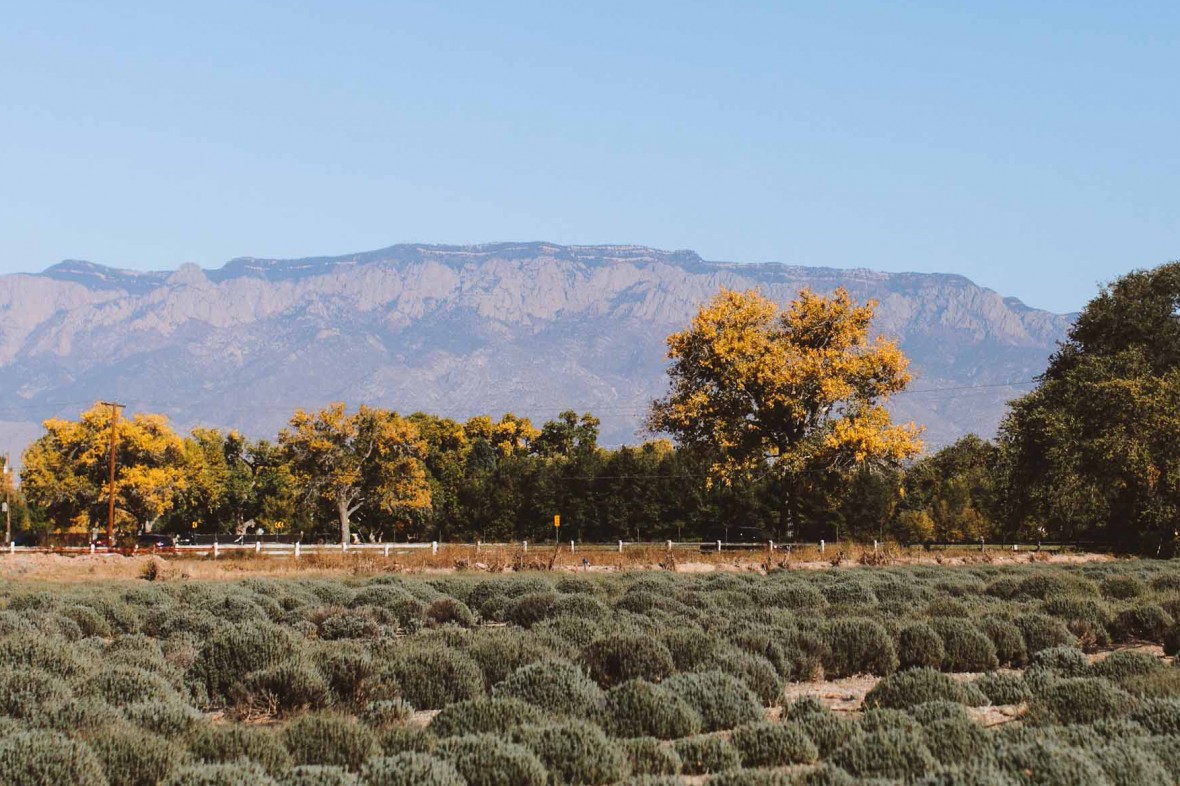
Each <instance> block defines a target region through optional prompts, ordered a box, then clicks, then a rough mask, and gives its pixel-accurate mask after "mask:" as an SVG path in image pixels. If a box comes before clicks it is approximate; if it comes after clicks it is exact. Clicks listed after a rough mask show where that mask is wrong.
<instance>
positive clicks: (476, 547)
mask: <svg viewBox="0 0 1180 786" xmlns="http://www.w3.org/2000/svg"><path fill="white" fill-rule="evenodd" d="M480 545H481V544H480V542H479V541H478V540H477V541H475V553H476V554H478V553H479V547H480Z"/></svg>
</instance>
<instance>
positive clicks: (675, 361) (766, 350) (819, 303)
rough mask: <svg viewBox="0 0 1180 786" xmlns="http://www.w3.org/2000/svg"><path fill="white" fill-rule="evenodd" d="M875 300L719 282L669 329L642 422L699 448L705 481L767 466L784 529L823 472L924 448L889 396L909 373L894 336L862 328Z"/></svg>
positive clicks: (840, 292)
mask: <svg viewBox="0 0 1180 786" xmlns="http://www.w3.org/2000/svg"><path fill="white" fill-rule="evenodd" d="M875 307H876V304H875V303H874V302H872V301H870V302H868V303H865V304H863V305H861V304H858V303H856V302H854V301H853V300H852V298H851V297H850V296H849V295H848V293H847V292H846V291H845V290H844V289H837V290H836V291H835V292H833V293H832V294H831V295H830V296H824V295H819V294H816V293H814V292H811V291H810V290H807V289H804V290H803V291H801V292H800V293H799V297H798V299H797V300H795V301H794V302H792V303H791V304H790V305H789V306H787V307H786V308H785V309H780V308H779V306H778V305H777V304H776V303H775V302H774V301H772V300H769V299H768V298H766V297H764V296H763V295H761V294H760V293H759V292H758V291H756V290H750V291H747V292H735V291H732V290H728V289H723V290H722V291H721V292H720V293H719V294H718V295H717V296H716V297H714V298H713V300H712V301H710V302H709V303H707V304H706V305H705V306H704V307H702V308H701V310H700V311H699V312H698V313H697V315H696V316H695V317H694V318H693V320H692V324H691V325H689V327H688V328H687V329H685V330H684V331H681V332H679V333H674V334H673V335H671V336H669V337H668V342H667V343H668V358H669V359H670V360H671V361H672V363H671V365H670V366H669V368H668V376H669V378H670V390H669V391H668V394H667V395H666V396H665V397H664V398H662V399H659V400H657V401H655V402H653V403H652V407H651V411H650V413H649V415H648V428H649V430H651V431H653V432H657V433H667V434H671V435H672V436H673V437H674V438H675V439H676V440H677V441H678V442H679V443H680V444H681V445H682V446H684V447H686V448H688V449H690V450H692V451H695V452H697V453H699V454H700V455H702V456H704V457H706V460H707V461H708V466H709V470H710V482H716V481H720V482H723V483H727V484H728V483H731V482H733V481H734V480H736V479H738V478H739V477H759V476H763V475H766V474H768V473H773V474H774V475H775V476H777V478H778V479H779V480H780V481H781V484H782V489H783V494H784V496H785V499H784V501H783V502H784V504H783V507H782V516H783V519H782V523H781V527H780V529H781V530H782V531H783V534H791V532H792V530H793V529H794V527H795V524H796V519H797V516H798V503H799V501H800V498H801V497H802V496H803V495H804V494H806V493H807V492H808V490H809V489H811V488H814V487H816V486H818V485H820V484H821V482H822V481H823V480H825V479H826V480H830V479H832V478H833V477H839V476H841V475H842V474H844V473H847V472H848V471H850V470H852V469H855V468H858V467H864V466H866V465H872V464H896V463H900V462H901V461H903V460H905V459H907V458H909V457H911V456H913V455H915V454H917V453H918V451H919V450H920V449H921V442H920V441H919V439H918V436H919V434H920V429H919V428H918V427H917V426H915V425H913V424H908V425H895V424H894V423H893V422H892V421H891V419H890V416H889V413H888V411H887V410H886V409H885V407H884V403H885V402H886V401H887V400H888V398H889V396H890V395H892V394H894V393H897V392H899V391H901V390H903V389H904V388H905V386H906V384H908V382H909V380H910V376H909V374H908V372H907V367H908V365H909V361H908V360H907V358H906V357H905V355H904V354H903V353H902V352H901V350H900V349H898V347H897V345H896V344H894V343H893V342H891V341H888V340H886V339H882V338H878V339H876V340H871V339H870V338H869V326H870V323H871V322H872V319H873V313H874V309H875Z"/></svg>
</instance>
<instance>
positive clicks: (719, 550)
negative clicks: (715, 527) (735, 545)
mask: <svg viewBox="0 0 1180 786" xmlns="http://www.w3.org/2000/svg"><path fill="white" fill-rule="evenodd" d="M717 553H718V554H720V553H721V541H717Z"/></svg>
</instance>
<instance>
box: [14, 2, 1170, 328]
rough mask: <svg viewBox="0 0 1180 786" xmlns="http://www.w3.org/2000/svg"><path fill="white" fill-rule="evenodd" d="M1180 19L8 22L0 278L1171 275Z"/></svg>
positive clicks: (302, 16) (870, 5) (978, 10)
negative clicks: (389, 266) (613, 249)
mask: <svg viewBox="0 0 1180 786" xmlns="http://www.w3.org/2000/svg"><path fill="white" fill-rule="evenodd" d="M1178 52H1180V4H1178V3H1176V2H1174V0H1165V1H1164V2H1139V3H1132V4H1119V3H1110V2H1031V3H1030V2H991V3H953V2H897V3H880V2H863V3H858V2H844V3H838V4H835V3H811V2H807V3H803V2H800V3H790V2H764V3H748V2H726V3H718V2H646V3H644V2H627V3H614V2H595V3H577V4H575V3H554V2H537V3H519V2H498V3H488V2H479V3H476V2H470V3H467V2H447V3H440V2H431V3H426V2H422V3H405V2H335V3H326V2H315V3H311V2H307V3H303V2H288V3H281V4H280V3H273V4H272V3H262V2H221V1H220V0H202V1H201V2H192V3H161V2H144V3H120V2H112V3H95V2H76V3H65V2H48V1H47V2H28V3H10V4H8V5H7V6H6V9H5V12H4V19H3V25H2V26H0V89H2V91H3V93H2V97H0V271H5V272H7V271H33V270H40V269H43V268H45V267H47V266H48V265H50V264H53V263H55V262H57V261H59V260H60V259H62V258H67V257H70V258H82V259H90V260H93V261H95V262H101V263H104V264H109V265H116V266H121V267H131V268H155V269H159V268H171V267H175V266H176V265H178V264H180V263H182V262H186V261H192V262H197V263H199V264H201V265H203V266H206V267H216V266H219V265H221V264H222V263H223V262H225V261H226V260H228V259H230V258H231V257H234V256H244V255H252V256H268V257H287V256H309V255H316V254H336V253H346V252H351V251H360V250H367V249H372V248H378V247H381V246H385V245H389V244H392V243H397V242H437V243H468V242H486V241H497V240H550V241H555V242H560V243H642V244H647V245H652V246H657V247H662V248H691V249H694V250H696V251H698V252H700V253H701V254H702V255H703V256H705V257H706V258H710V259H725V260H738V261H770V260H774V261H782V262H787V263H792V264H807V265H831V266H839V267H870V268H877V269H884V270H920V271H946V272H955V273H962V274H964V275H966V276H969V277H971V278H973V279H975V280H976V281H978V282H980V283H982V284H985V285H987V286H990V287H993V288H994V289H997V290H999V291H1000V292H1002V293H1004V294H1011V295H1016V296H1019V297H1021V298H1023V299H1024V300H1026V301H1027V302H1028V303H1030V304H1031V305H1035V306H1040V307H1044V308H1051V309H1055V310H1059V311H1067V310H1074V309H1077V308H1079V307H1081V306H1082V305H1083V304H1084V303H1085V301H1086V300H1087V299H1088V298H1089V297H1090V296H1091V295H1092V294H1093V293H1094V291H1095V289H1096V285H1097V283H1098V282H1100V281H1105V280H1108V279H1110V278H1112V277H1114V276H1116V275H1118V274H1120V273H1122V272H1125V271H1127V270H1130V269H1132V268H1134V267H1144V266H1151V265H1154V264H1158V263H1161V262H1164V261H1167V260H1169V259H1174V258H1178V257H1180V219H1178V214H1180V58H1178V57H1177V53H1178Z"/></svg>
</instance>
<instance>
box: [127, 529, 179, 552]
mask: <svg viewBox="0 0 1180 786" xmlns="http://www.w3.org/2000/svg"><path fill="white" fill-rule="evenodd" d="M135 547H136V548H137V549H143V550H144V551H164V550H167V549H174V548H176V539H175V538H173V537H172V536H171V535H161V534H158V533H155V532H145V533H143V534H142V535H140V536H139V538H138V540H137V541H136V544H135Z"/></svg>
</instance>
